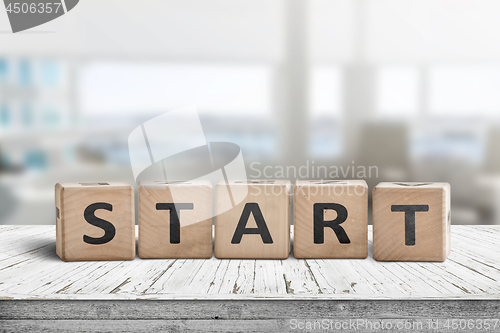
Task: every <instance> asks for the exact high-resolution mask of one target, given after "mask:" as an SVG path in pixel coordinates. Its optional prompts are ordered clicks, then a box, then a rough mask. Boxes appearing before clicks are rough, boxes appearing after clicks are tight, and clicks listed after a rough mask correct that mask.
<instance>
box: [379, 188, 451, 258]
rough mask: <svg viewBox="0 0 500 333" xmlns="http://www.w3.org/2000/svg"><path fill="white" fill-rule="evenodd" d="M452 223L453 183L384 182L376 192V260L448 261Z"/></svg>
mask: <svg viewBox="0 0 500 333" xmlns="http://www.w3.org/2000/svg"><path fill="white" fill-rule="evenodd" d="M450 223H451V215H450V184H448V183H398V182H395V183H380V184H378V185H377V186H376V187H375V188H374V189H373V258H375V260H381V261H444V260H446V258H447V257H448V255H449V253H450V244H451V243H450Z"/></svg>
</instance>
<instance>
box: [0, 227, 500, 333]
mask: <svg viewBox="0 0 500 333" xmlns="http://www.w3.org/2000/svg"><path fill="white" fill-rule="evenodd" d="M369 234H370V236H369V238H370V253H369V256H368V258H367V259H356V260H353V259H330V260H328V259H321V260H319V259H318V260H303V259H295V258H294V257H293V255H291V256H290V258H288V259H287V260H219V259H216V258H212V259H208V260H204V259H194V260H181V259H177V260H167V259H166V260H159V259H140V258H138V257H136V258H135V259H134V260H132V261H100V262H99V261H88V262H71V263H65V262H62V261H61V260H60V259H59V258H58V257H57V256H56V253H55V226H0V299H2V301H0V331H1V329H2V326H3V327H7V328H12V329H14V330H17V329H18V328H20V330H23V329H26V330H30V329H32V328H37V329H41V328H44V327H45V328H49V329H59V328H60V329H61V331H88V330H93V329H94V330H100V329H102V327H103V326H102V325H103V324H104V322H107V321H109V320H115V319H120V320H119V321H116V320H115V321H114V322H113V323H114V324H116V325H118V326H117V327H118V328H120V329H122V330H125V331H141V330H143V329H144V330H146V329H147V330H148V331H150V330H151V329H158V328H164V329H174V328H175V329H179V328H180V329H183V328H185V329H196V328H198V329H200V328H203V329H210V328H211V327H212V326H211V325H215V324H214V322H217V323H218V326H216V327H217V330H224V329H225V327H226V328H227V329H229V330H232V329H233V328H234V327H235V326H232V325H238V326H237V327H238V329H241V330H247V331H248V330H250V331H252V330H256V331H259V330H260V329H262V327H261V326H259V325H266V326H265V327H269V326H267V325H268V324H271V325H274V326H273V327H276V328H277V329H283V330H286V329H290V327H289V326H288V325H289V321H290V319H292V318H380V317H384V318H387V319H391V320H396V319H398V318H399V319H401V318H414V319H415V318H448V317H452V316H461V317H470V318H476V317H477V318H486V317H488V318H499V319H500V304H499V302H498V300H499V299H500V226H452V251H451V254H450V256H449V258H448V259H447V260H446V261H445V262H443V263H424V262H377V261H374V260H373V258H372V257H371V255H372V254H371V229H370V233H369ZM57 300H65V301H62V302H61V301H57ZM88 319H93V320H91V321H89V320H88ZM214 319H217V320H215V321H214ZM248 319H251V320H250V321H249V320H248ZM53 320H57V322H53ZM224 320H225V321H224ZM55 323H57V326H54V325H56V324H55ZM79 324H82V325H83V324H85V325H84V326H79ZM179 325H180V326H179ZM224 325H227V326H224ZM213 327H215V326H213ZM498 329H499V330H500V323H499V327H498Z"/></svg>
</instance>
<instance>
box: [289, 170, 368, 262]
mask: <svg viewBox="0 0 500 333" xmlns="http://www.w3.org/2000/svg"><path fill="white" fill-rule="evenodd" d="M293 227H294V242H293V253H294V256H295V257H296V258H366V257H367V256H368V186H367V185H366V182H365V181H364V180H297V181H296V182H295V186H294V226H293Z"/></svg>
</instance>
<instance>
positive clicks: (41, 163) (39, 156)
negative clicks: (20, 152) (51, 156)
mask: <svg viewBox="0 0 500 333" xmlns="http://www.w3.org/2000/svg"><path fill="white" fill-rule="evenodd" d="M24 166H25V167H26V169H31V170H44V169H46V168H47V155H46V154H45V153H44V152H43V151H42V150H31V151H28V152H26V155H25V159H24Z"/></svg>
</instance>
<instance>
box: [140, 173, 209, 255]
mask: <svg viewBox="0 0 500 333" xmlns="http://www.w3.org/2000/svg"><path fill="white" fill-rule="evenodd" d="M158 203H160V204H162V203H169V204H171V203H174V204H184V205H186V204H187V205H192V207H189V208H187V209H178V210H177V218H178V222H179V229H180V230H179V233H178V236H179V239H174V240H173V239H172V238H171V237H172V236H173V234H175V235H177V234H176V231H172V230H171V229H170V219H171V217H172V216H171V214H172V213H171V212H170V211H168V210H167V211H166V210H158V207H157V204H158ZM175 237H176V236H175ZM177 241H178V243H176V242H177ZM139 257H141V258H210V257H212V184H211V183H210V181H208V180H192V181H189V182H165V181H158V182H154V181H147V182H139Z"/></svg>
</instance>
